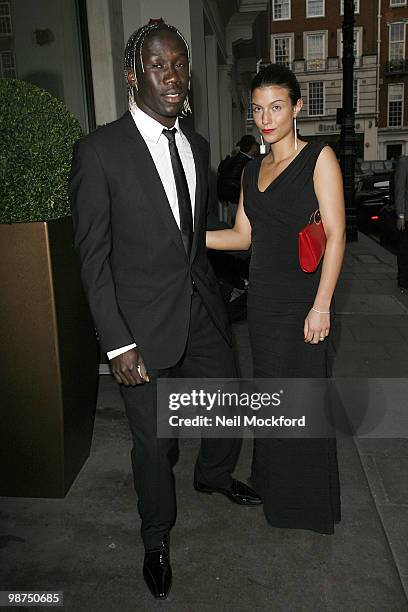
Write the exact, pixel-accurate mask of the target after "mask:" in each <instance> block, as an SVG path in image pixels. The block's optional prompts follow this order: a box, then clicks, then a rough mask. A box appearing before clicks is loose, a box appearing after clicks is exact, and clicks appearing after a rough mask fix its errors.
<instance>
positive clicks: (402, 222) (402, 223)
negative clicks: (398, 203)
mask: <svg viewBox="0 0 408 612" xmlns="http://www.w3.org/2000/svg"><path fill="white" fill-rule="evenodd" d="M397 230H399V231H400V232H403V231H404V230H405V219H402V218H401V219H397Z"/></svg>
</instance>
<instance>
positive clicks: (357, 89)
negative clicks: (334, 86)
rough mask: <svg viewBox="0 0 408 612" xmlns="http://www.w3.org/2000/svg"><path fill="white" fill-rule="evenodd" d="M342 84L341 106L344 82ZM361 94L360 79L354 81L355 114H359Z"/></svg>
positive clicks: (341, 103)
mask: <svg viewBox="0 0 408 612" xmlns="http://www.w3.org/2000/svg"><path fill="white" fill-rule="evenodd" d="M340 83H341V94H340V106H342V105H343V81H341V82H340ZM359 93H360V81H359V79H354V81H353V108H354V112H355V113H358V112H359V108H358V103H359Z"/></svg>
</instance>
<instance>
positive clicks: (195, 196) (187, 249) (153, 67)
mask: <svg viewBox="0 0 408 612" xmlns="http://www.w3.org/2000/svg"><path fill="white" fill-rule="evenodd" d="M189 59H190V57H189V49H188V45H187V43H186V41H185V39H184V38H183V36H182V35H181V34H180V32H179V31H178V30H177V29H176V28H174V27H172V26H169V25H167V24H164V23H163V22H161V23H158V22H154V23H151V24H149V25H147V26H144V27H143V28H141V29H140V30H138V31H137V32H135V33H134V34H133V35H132V36H131V37H130V39H129V41H128V44H127V47H126V52H125V73H126V78H127V83H128V91H129V106H130V112H127V113H126V114H125V115H124V116H123V117H121V118H120V119H119V120H117V121H114V122H113V123H110V124H108V125H106V126H104V127H102V128H100V129H98V130H97V131H96V132H94V133H92V134H90V135H89V136H86V137H85V138H83V139H81V140H80V141H79V142H78V143H77V145H76V149H75V155H74V161H73V168H72V175H71V185H70V192H71V202H72V216H73V223H74V231H75V244H76V248H77V250H78V253H79V257H80V261H81V273H82V279H83V283H84V287H85V290H86V293H87V296H88V300H89V304H90V308H91V311H92V314H93V317H94V321H95V326H96V329H97V331H98V335H99V338H100V342H101V346H102V349H103V350H104V351H106V352H107V354H108V357H109V359H110V361H111V367H112V371H113V373H114V375H115V378H116V380H117V382H118V383H119V384H120V386H121V392H122V396H123V399H124V402H125V407H126V414H127V417H128V421H129V425H130V430H131V432H132V437H133V449H132V467H133V475H134V482H135V489H136V491H137V494H138V509H139V512H140V515H141V519H142V527H141V534H142V538H143V541H144V545H145V559H144V566H143V574H144V578H145V580H146V582H147V584H148V586H149V588H150V590H151V592H152V594H153V595H154V596H155V597H158V598H164V597H166V596H167V593H168V591H169V589H170V585H171V576H172V572H171V566H170V559H169V531H170V529H171V527H172V526H173V524H174V522H175V518H176V499H175V491H174V483H173V472H172V459H171V457H172V456H173V455H174V450H175V447H176V441H175V440H168V439H163V438H158V437H157V435H156V381H157V379H158V378H159V377H182V376H185V377H220V378H223V377H227V378H229V377H234V376H236V370H235V366H234V358H233V352H232V348H231V335H230V329H229V324H228V320H227V316H226V312H225V308H224V305H223V302H222V299H221V296H220V293H219V290H218V286H217V281H216V277H215V275H214V272H213V270H212V268H211V267H210V265H209V262H208V259H207V254H206V249H205V225H206V206H207V204H206V200H207V192H208V184H207V183H208V161H209V153H208V144H207V142H206V140H205V139H204V138H202V137H201V136H199V135H198V134H196V133H194V132H192V131H190V130H188V129H187V128H186V127H184V126H181V124H179V120H178V115H179V113H180V111H181V110H182V108H184V110H188V108H189V105H188V98H187V95H188V87H189V81H190V62H189ZM239 450H240V440H233V439H211V440H210V439H205V440H202V444H201V449H200V452H199V455H198V458H197V461H196V466H195V473H194V486H195V488H196V490H198V491H200V492H206V493H212V492H218V493H222V494H224V495H226V496H227V497H228V498H229V499H231V500H232V501H234V502H236V503H239V504H245V505H254V504H258V503H260V501H261V500H260V498H259V497H258V495H257V494H256V493H255V492H254V491H252V489H250V488H249V487H248V486H246V485H245V484H243V483H241V482H239V481H237V480H235V479H233V478H232V476H231V473H232V471H233V469H234V466H235V463H236V460H237V458H238V454H239Z"/></svg>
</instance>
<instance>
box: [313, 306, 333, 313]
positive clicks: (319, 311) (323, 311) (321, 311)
mask: <svg viewBox="0 0 408 612" xmlns="http://www.w3.org/2000/svg"><path fill="white" fill-rule="evenodd" d="M312 310H314V311H315V312H318V313H319V314H330V310H328V311H326V310H317V308H314V307H313V306H312Z"/></svg>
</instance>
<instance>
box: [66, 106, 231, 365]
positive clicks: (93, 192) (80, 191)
mask: <svg viewBox="0 0 408 612" xmlns="http://www.w3.org/2000/svg"><path fill="white" fill-rule="evenodd" d="M182 131H183V133H184V134H185V136H186V138H187V139H188V141H189V143H190V145H191V149H192V152H193V156H194V162H195V167H196V177H197V187H196V201H195V220H194V240H193V245H192V252H191V257H190V260H189V259H188V258H187V255H186V252H185V250H184V247H183V242H182V239H181V234H180V230H179V228H178V226H177V224H176V221H175V219H174V216H173V213H172V211H171V209H170V205H169V202H168V200H167V197H166V193H165V191H164V188H163V185H162V183H161V180H160V177H159V174H158V172H157V170H156V167H155V164H154V162H153V159H152V157H151V155H150V152H149V150H148V148H147V145H146V143H145V141H144V140H143V137H142V136H141V134H140V132H139V130H138V129H137V127H136V125H135V123H134V121H133V118H132V116H131V114H130V113H129V112H127V113H125V115H123V117H121V118H120V119H118V120H117V121H114V122H113V123H110V124H108V125H106V126H104V127H101V128H99V129H98V130H96V131H95V132H93V133H92V134H90V135H88V136H85V137H84V138H82V139H80V140H79V141H78V142H77V143H76V146H75V151H74V159H73V164H72V172H71V180H70V197H71V209H72V218H73V225H74V235H75V247H76V249H77V251H78V253H79V258H80V263H81V275H82V281H83V284H84V287H85V291H86V293H87V296H88V301H89V304H90V308H91V312H92V315H93V318H94V321H95V326H96V329H97V332H98V336H99V339H100V342H101V346H102V350H103V351H105V352H107V351H110V350H113V349H116V348H119V347H122V346H126V345H128V344H131V343H133V342H136V344H137V345H138V348H139V349H140V351H141V353H142V355H143V358H144V360H145V363H146V365H147V367H148V368H166V367H170V366H172V365H174V364H175V363H177V361H178V360H179V359H180V357H181V356H182V354H183V351H184V348H185V345H186V340H187V334H188V328H189V321H190V304H191V294H192V281H194V282H195V283H196V287H197V289H198V291H199V293H200V296H201V298H202V300H203V302H204V304H205V306H206V308H207V310H208V312H209V314H210V316H211V318H212V319H213V321H214V323H215V324H216V326H217V327H218V329H219V331H220V332H221V333H222V334H223V335H224V337H225V338H226V340H227V341H228V342H231V337H230V329H229V324H228V319H227V315H226V310H225V307H224V304H223V302H222V299H221V296H220V292H219V289H218V285H217V281H216V277H215V274H214V271H213V269H212V268H211V266H210V264H209V262H208V259H207V253H206V247H205V229H206V214H207V210H206V209H207V196H208V162H209V151H208V143H207V141H206V140H205V139H204V138H202V137H201V136H199V135H198V134H196V133H194V132H192V131H190V130H188V129H187V128H185V127H184V126H183V127H182Z"/></svg>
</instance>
